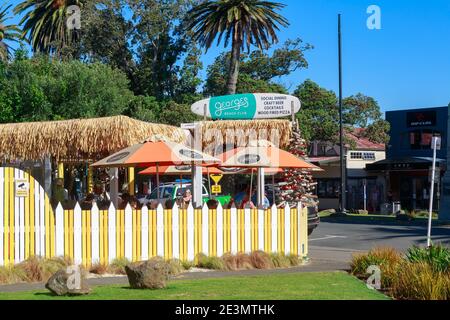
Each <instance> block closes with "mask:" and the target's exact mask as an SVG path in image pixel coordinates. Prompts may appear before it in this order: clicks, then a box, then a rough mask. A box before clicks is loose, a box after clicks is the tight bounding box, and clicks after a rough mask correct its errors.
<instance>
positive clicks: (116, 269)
mask: <svg viewBox="0 0 450 320" xmlns="http://www.w3.org/2000/svg"><path fill="white" fill-rule="evenodd" d="M129 263H130V261H129V260H128V259H126V258H116V259H114V260H113V261H112V262H111V264H110V265H109V266H108V268H107V270H108V273H112V274H126V272H125V266H126V265H127V264H129Z"/></svg>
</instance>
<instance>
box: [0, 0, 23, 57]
mask: <svg viewBox="0 0 450 320" xmlns="http://www.w3.org/2000/svg"><path fill="white" fill-rule="evenodd" d="M10 8H11V6H10V5H9V6H0V61H6V60H8V58H9V57H10V53H11V48H10V46H9V44H8V42H14V41H18V39H19V37H20V30H19V28H18V27H17V26H16V25H13V24H7V23H6V21H7V20H8V19H9V17H8V11H9V9H10Z"/></svg>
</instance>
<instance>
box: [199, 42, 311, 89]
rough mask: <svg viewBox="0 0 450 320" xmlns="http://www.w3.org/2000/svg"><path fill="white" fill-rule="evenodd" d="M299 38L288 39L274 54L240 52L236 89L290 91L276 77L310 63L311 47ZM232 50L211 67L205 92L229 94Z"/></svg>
mask: <svg viewBox="0 0 450 320" xmlns="http://www.w3.org/2000/svg"><path fill="white" fill-rule="evenodd" d="M311 48H312V46H311V45H309V44H303V41H302V40H301V39H300V38H298V39H295V40H287V41H286V42H285V43H284V44H283V45H282V46H280V47H279V48H277V49H275V50H274V51H273V52H272V53H271V54H268V53H266V52H263V51H261V50H255V51H253V52H251V53H250V54H246V53H244V54H241V58H240V61H239V65H240V68H239V69H240V70H239V77H238V83H237V86H236V92H238V93H244V92H278V93H287V91H288V90H287V88H285V87H284V86H283V85H281V84H279V83H277V80H278V79H280V78H281V77H283V76H287V75H289V74H291V73H292V72H294V71H296V70H298V69H302V68H307V67H308V62H307V61H306V58H305V51H307V50H309V49H311ZM230 56H231V55H230V53H223V54H221V55H220V56H218V57H217V58H216V60H215V61H214V63H213V64H211V65H210V66H209V67H208V72H207V77H206V84H205V94H206V95H212V96H214V95H221V94H226V78H227V73H228V67H227V66H229V65H230Z"/></svg>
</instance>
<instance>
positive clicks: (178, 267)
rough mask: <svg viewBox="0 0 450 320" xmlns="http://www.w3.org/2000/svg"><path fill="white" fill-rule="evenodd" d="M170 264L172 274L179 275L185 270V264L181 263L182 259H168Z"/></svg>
mask: <svg viewBox="0 0 450 320" xmlns="http://www.w3.org/2000/svg"><path fill="white" fill-rule="evenodd" d="M167 263H168V265H169V274H170V275H177V274H180V273H182V272H183V271H184V268H183V265H182V264H181V261H180V260H178V259H171V260H169V261H167Z"/></svg>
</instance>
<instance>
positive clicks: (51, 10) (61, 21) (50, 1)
mask: <svg viewBox="0 0 450 320" xmlns="http://www.w3.org/2000/svg"><path fill="white" fill-rule="evenodd" d="M86 1H87V0H25V1H23V2H21V3H19V4H18V5H17V6H16V7H15V9H14V12H15V13H16V14H23V15H24V16H23V18H22V20H21V21H20V25H22V30H23V33H22V37H23V38H25V39H27V40H28V41H29V42H30V44H31V46H32V48H33V51H34V52H44V53H51V54H52V53H56V54H57V55H59V54H60V53H61V52H62V50H64V48H65V47H67V46H68V45H70V43H71V42H72V41H75V40H77V39H78V38H79V30H77V29H76V28H68V27H67V24H66V22H67V18H68V16H69V15H70V13H68V11H67V9H68V8H69V7H70V6H73V5H75V6H78V8H80V9H82V8H83V4H84V3H85V2H86Z"/></svg>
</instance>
